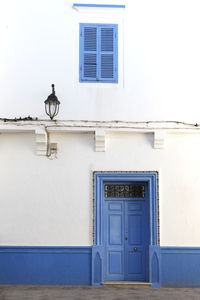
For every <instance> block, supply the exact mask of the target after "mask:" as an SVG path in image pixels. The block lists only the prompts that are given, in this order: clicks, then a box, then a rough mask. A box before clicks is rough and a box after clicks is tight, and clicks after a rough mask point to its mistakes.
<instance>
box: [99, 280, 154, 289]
mask: <svg viewBox="0 0 200 300" xmlns="http://www.w3.org/2000/svg"><path fill="white" fill-rule="evenodd" d="M103 286H105V287H120V288H148V287H151V283H150V282H143V281H104V283H103Z"/></svg>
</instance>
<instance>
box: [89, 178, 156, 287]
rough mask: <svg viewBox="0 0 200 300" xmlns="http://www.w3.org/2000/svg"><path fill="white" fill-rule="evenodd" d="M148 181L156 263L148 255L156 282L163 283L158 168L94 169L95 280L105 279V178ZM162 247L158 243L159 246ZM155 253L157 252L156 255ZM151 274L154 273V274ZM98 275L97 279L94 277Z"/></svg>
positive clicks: (100, 282) (93, 264) (99, 283)
mask: <svg viewBox="0 0 200 300" xmlns="http://www.w3.org/2000/svg"><path fill="white" fill-rule="evenodd" d="M117 181H119V182H127V181H133V182H145V183H147V184H148V192H149V210H150V212H149V218H150V225H149V226H150V245H149V246H154V247H153V248H152V249H153V250H152V251H151V253H152V255H151V257H152V259H153V265H152V261H151V259H149V262H148V265H149V266H148V267H149V274H150V278H151V277H152V278H154V285H155V286H156V285H157V286H159V285H160V280H161V276H160V272H159V270H160V258H159V256H160V254H159V251H158V249H156V246H157V245H158V213H157V172H94V215H95V220H94V238H95V241H94V242H95V245H94V246H95V248H94V249H93V256H92V270H93V272H92V284H95V285H101V284H102V282H103V281H104V270H103V268H104V263H103V262H104V240H103V215H104V214H103V199H104V188H103V186H104V183H105V182H117ZM158 248H159V247H158ZM154 253H155V255H154ZM151 274H152V275H151ZM95 278H96V279H97V278H98V280H95Z"/></svg>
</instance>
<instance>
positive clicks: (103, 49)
mask: <svg viewBox="0 0 200 300" xmlns="http://www.w3.org/2000/svg"><path fill="white" fill-rule="evenodd" d="M100 36H101V46H100V69H101V72H100V80H101V81H104V82H106V81H107V82H117V26H116V25H112V24H111V25H104V26H102V27H101V28H100Z"/></svg>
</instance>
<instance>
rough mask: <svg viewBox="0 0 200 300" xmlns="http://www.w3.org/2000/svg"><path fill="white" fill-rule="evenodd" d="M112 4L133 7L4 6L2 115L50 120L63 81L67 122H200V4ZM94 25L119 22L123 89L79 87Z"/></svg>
mask: <svg viewBox="0 0 200 300" xmlns="http://www.w3.org/2000/svg"><path fill="white" fill-rule="evenodd" d="M85 2H86V3H99V4H102V3H104V4H108V2H107V0H106V1H105V0H88V1H84V0H79V1H78V3H85ZM109 4H125V5H126V8H125V10H124V13H121V14H118V13H112V12H110V13H105V12H103V13H100V12H98V11H97V12H92V13H90V12H85V13H79V12H77V11H75V10H74V9H72V5H73V1H72V0H59V1H54V0H29V1H27V0H18V1H16V0H7V1H1V4H0V5H1V7H0V36H1V47H0V48H1V49H0V51H1V52H0V82H1V87H2V88H1V95H0V105H1V116H2V117H18V116H27V115H32V116H44V105H43V101H44V100H45V99H46V98H47V96H48V95H49V94H50V91H51V90H50V85H51V84H52V83H55V85H56V92H57V95H58V97H59V99H60V101H61V109H60V114H59V118H60V119H70V120H71V119H76V120H79V119H80V120H83V119H85V120H88V119H89V120H134V121H136V120H180V121H191V122H195V123H196V122H197V123H198V120H199V99H200V90H199V81H200V73H199V69H200V56H199V53H200V40H199V38H198V36H199V28H200V18H199V11H200V4H199V1H198V0H191V1H185V0H169V1H163V0H152V1H149V0H135V1H133V0H126V1H125V0H110V1H109ZM94 21H95V22H103V23H104V22H105V23H106V22H116V23H119V32H120V35H119V77H120V82H119V84H118V85H114V86H113V85H109V84H105V85H103V86H102V85H99V86H98V87H97V86H96V85H93V86H91V85H88V84H86V83H85V84H81V85H80V84H78V60H79V57H78V43H79V36H78V24H79V22H94ZM11 108H12V109H11Z"/></svg>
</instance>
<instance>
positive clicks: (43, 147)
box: [35, 127, 47, 156]
mask: <svg viewBox="0 0 200 300" xmlns="http://www.w3.org/2000/svg"><path fill="white" fill-rule="evenodd" d="M35 143H36V154H37V155H41V156H46V154H47V133H46V130H45V128H44V127H37V128H36V129H35Z"/></svg>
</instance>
